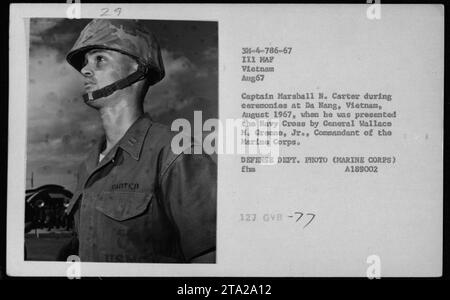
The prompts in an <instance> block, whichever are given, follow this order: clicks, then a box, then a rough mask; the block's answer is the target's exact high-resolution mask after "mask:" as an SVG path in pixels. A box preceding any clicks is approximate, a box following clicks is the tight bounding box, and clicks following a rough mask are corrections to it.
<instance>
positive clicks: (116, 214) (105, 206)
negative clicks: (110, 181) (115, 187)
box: [95, 192, 153, 222]
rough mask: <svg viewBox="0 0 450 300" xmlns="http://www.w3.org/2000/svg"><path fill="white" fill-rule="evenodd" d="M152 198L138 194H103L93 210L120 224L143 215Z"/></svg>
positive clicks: (144, 194) (145, 194) (146, 194)
mask: <svg viewBox="0 0 450 300" xmlns="http://www.w3.org/2000/svg"><path fill="white" fill-rule="evenodd" d="M152 198H153V197H152V194H148V193H140V192H103V193H101V194H100V195H99V197H98V199H97V203H96V205H95V208H96V209H97V210H98V211H100V212H101V213H103V214H104V215H106V216H108V217H109V218H112V219H114V220H116V221H119V222H122V221H125V220H129V219H133V218H136V217H139V216H140V215H143V214H145V213H146V212H147V210H148V208H149V206H150V204H151V201H152Z"/></svg>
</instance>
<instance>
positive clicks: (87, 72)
mask: <svg viewBox="0 0 450 300" xmlns="http://www.w3.org/2000/svg"><path fill="white" fill-rule="evenodd" d="M81 74H83V76H85V77H91V76H92V75H93V74H94V72H93V71H92V68H91V67H90V65H89V64H85V65H84V67H83V68H81Z"/></svg>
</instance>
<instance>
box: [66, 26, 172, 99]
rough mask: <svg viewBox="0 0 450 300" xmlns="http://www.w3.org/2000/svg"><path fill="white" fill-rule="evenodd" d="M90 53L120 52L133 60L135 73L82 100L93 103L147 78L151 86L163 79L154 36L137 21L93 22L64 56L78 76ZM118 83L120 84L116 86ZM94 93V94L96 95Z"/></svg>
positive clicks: (161, 62)
mask: <svg viewBox="0 0 450 300" xmlns="http://www.w3.org/2000/svg"><path fill="white" fill-rule="evenodd" d="M92 49H106V50H114V51H118V52H121V53H123V54H126V55H129V56H131V57H132V58H134V59H135V60H136V61H137V63H138V66H139V67H138V71H136V72H135V73H133V74H131V75H130V76H128V77H127V78H124V79H126V80H124V79H122V80H119V81H118V82H116V83H115V84H113V85H110V86H108V88H107V89H106V91H105V90H103V89H102V90H103V91H101V92H100V93H99V92H98V91H95V92H93V93H92V94H94V96H93V95H92V94H91V95H86V97H85V98H89V99H85V100H95V99H96V98H100V97H105V96H108V95H109V94H112V93H113V92H114V91H115V90H117V89H122V88H125V87H126V86H129V85H131V84H133V83H134V82H136V81H139V80H142V79H145V78H147V79H148V80H149V81H150V85H153V84H155V83H157V82H159V81H160V80H162V79H163V78H164V75H165V72H164V65H163V61H162V57H161V50H160V47H159V44H158V41H157V40H156V38H155V36H154V35H153V34H152V33H151V32H149V31H148V30H147V29H146V28H145V26H143V24H142V23H141V22H140V21H137V20H121V19H110V20H108V19H94V20H92V21H91V22H90V23H89V24H87V25H86V27H85V28H84V29H83V31H82V32H81V33H80V36H79V37H78V39H77V41H76V42H75V44H74V46H73V47H72V49H71V50H70V51H69V53H68V54H67V57H66V59H67V61H68V62H69V63H70V64H71V65H72V66H73V67H74V68H75V69H77V70H78V71H79V72H81V69H82V68H83V66H84V60H85V54H86V53H87V52H89V51H90V50H92ZM117 83H119V84H117ZM99 91H100V90H99ZM96 92H97V93H96Z"/></svg>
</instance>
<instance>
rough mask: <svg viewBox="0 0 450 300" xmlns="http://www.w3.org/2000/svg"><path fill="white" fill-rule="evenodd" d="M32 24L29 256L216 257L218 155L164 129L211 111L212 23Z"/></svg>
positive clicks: (105, 21)
mask: <svg viewBox="0 0 450 300" xmlns="http://www.w3.org/2000/svg"><path fill="white" fill-rule="evenodd" d="M29 26H30V41H29V42H30V43H29V45H30V49H29V98H28V100H27V168H26V170H27V171H26V173H27V177H28V178H27V190H26V197H25V202H26V210H25V214H26V218H25V222H26V224H25V253H26V255H25V259H26V260H31V261H33V260H36V261H66V260H67V258H68V257H70V256H71V255H76V256H78V257H79V259H80V261H82V262H136V263H138V262H139V263H214V262H215V255H216V254H215V251H216V232H215V231H216V198H217V196H216V190H217V158H216V157H211V156H209V155H206V154H185V153H183V152H181V153H177V152H176V151H174V150H173V149H172V145H171V143H172V138H173V137H174V136H175V134H176V132H173V131H172V130H171V124H172V122H173V120H175V119H179V118H184V119H187V120H193V117H194V111H200V112H202V114H203V117H204V118H217V113H218V105H217V100H218V82H217V76H218V74H217V50H218V49H217V46H218V36H217V23H215V22H195V21H154V20H132V19H91V20H89V19H80V20H68V19H55V18H33V19H31V20H30V25H29ZM192 124H193V122H192ZM192 140H193V142H192V143H191V144H190V145H189V144H187V145H184V147H185V148H186V147H193V145H194V143H195V141H194V139H192Z"/></svg>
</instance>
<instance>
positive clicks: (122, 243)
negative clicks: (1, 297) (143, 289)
mask: <svg viewBox="0 0 450 300" xmlns="http://www.w3.org/2000/svg"><path fill="white" fill-rule="evenodd" d="M69 2H70V1H69ZM69 2H66V3H55V4H13V5H11V7H10V11H9V14H10V26H9V29H8V30H9V74H8V76H9V77H8V79H9V81H8V83H9V89H8V126H9V127H8V147H7V151H8V153H7V154H8V155H7V179H8V180H7V185H6V189H7V194H6V200H5V203H6V204H7V207H6V209H5V210H6V214H5V216H6V220H5V223H6V224H7V226H6V255H5V257H6V260H5V261H6V262H5V270H6V272H7V274H8V276H10V277H14V278H15V277H31V278H40V277H49V278H64V279H84V278H108V279H109V278H135V277H138V278H154V277H160V278H176V279H177V280H179V281H180V282H179V284H178V283H177V284H176V286H175V288H173V289H171V290H170V291H168V293H170V294H173V295H175V294H176V295H199V296H202V297H209V296H210V295H214V294H220V295H236V294H256V295H268V294H270V293H272V292H273V293H276V292H277V290H276V289H275V288H274V289H272V285H271V284H270V283H269V284H267V285H255V284H252V282H250V281H249V282H247V281H246V279H249V278H254V277H257V278H260V279H268V280H273V281H275V279H279V278H295V279H297V278H330V277H332V278H362V279H369V280H371V279H384V278H403V277H408V278H422V277H423V278H439V277H441V276H443V274H444V273H445V270H444V267H445V259H444V256H445V253H446V252H448V251H446V249H447V250H448V246H446V240H445V238H444V237H445V232H444V231H445V230H444V228H445V226H446V222H447V221H446V220H447V219H448V218H446V217H445V206H444V188H445V185H444V167H443V162H444V159H445V157H446V156H445V155H444V152H443V144H444V129H443V123H444V114H443V108H444V104H445V101H444V88H445V84H444V83H445V77H444V69H445V68H444V61H445V60H444V58H445V51H444V50H445V47H444V45H445V38H444V31H445V30H444V29H445V18H444V13H445V7H444V6H443V5H441V4H439V3H437V2H436V3H435V2H433V3H430V4H419V3H417V4H387V3H386V4H385V3H379V1H374V2H373V3H369V2H363V3H359V4H350V3H345V4H344V3H341V4H339V3H333V4H331V3H329V4H326V3H317V4H313V3H309V4H300V3H297V4H276V3H272V4H250V3H241V4H220V3H209V4H201V3H196V4H193V3H168V4H165V3H82V2H77V1H72V2H70V3H69ZM0 161H1V160H0ZM447 210H448V209H447ZM447 214H448V213H447ZM447 223H448V222H447ZM447 244H448V241H447ZM446 247H447V248H446ZM0 267H2V266H1V265H0ZM209 277H212V278H211V279H210V278H209ZM188 278H191V279H196V278H204V279H205V281H204V282H202V283H200V284H198V285H194V284H192V282H191V284H190V283H189V280H188ZM226 278H237V279H236V281H235V282H232V283H230V285H227V282H226V280H225V279H226ZM206 279H207V280H206ZM216 279H217V280H216ZM239 280H241V281H239ZM234 283H236V284H234ZM241 283H242V284H241ZM294 287H295V285H294ZM295 288H296V287H295Z"/></svg>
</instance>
